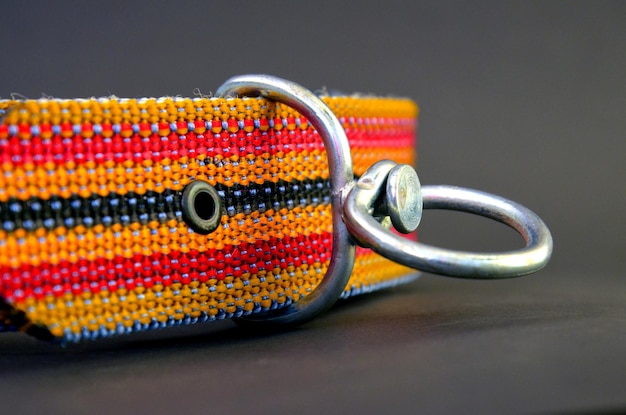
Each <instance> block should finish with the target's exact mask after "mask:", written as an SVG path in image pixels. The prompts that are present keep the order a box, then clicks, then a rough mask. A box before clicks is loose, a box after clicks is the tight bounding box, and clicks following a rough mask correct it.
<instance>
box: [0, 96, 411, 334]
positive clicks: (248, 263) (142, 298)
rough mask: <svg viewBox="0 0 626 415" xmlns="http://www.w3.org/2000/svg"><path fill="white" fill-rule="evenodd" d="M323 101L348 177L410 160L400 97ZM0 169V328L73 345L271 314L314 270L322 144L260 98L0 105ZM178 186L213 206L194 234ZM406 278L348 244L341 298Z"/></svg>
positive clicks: (322, 248)
mask: <svg viewBox="0 0 626 415" xmlns="http://www.w3.org/2000/svg"><path fill="white" fill-rule="evenodd" d="M323 100H324V101H325V102H326V104H328V105H329V106H330V108H331V109H332V110H333V111H334V113H335V114H336V115H337V116H338V118H339V120H340V121H341V123H342V125H343V126H344V128H345V131H346V133H347V136H348V138H349V141H350V146H351V149H352V157H353V163H354V171H355V174H356V175H360V174H362V173H363V172H364V171H365V170H366V169H367V168H368V167H369V166H370V165H372V164H373V163H374V162H376V161H378V160H380V159H385V158H386V159H391V160H394V161H396V162H398V163H408V164H413V163H414V161H415V160H414V158H415V133H416V127H417V122H416V119H417V107H416V105H415V104H414V103H413V102H411V101H409V100H405V99H388V98H371V97H365V98H363V97H325V98H323ZM0 168H1V172H0V331H10V330H21V331H25V332H28V333H30V334H33V335H36V336H38V337H42V338H50V339H56V340H59V341H62V342H63V341H78V340H80V339H83V338H97V337H101V336H108V335H112V334H121V333H129V332H133V331H138V330H146V329H152V328H159V327H167V326H172V325H180V324H191V323H196V322H201V321H207V320H214V319H222V318H231V317H237V316H242V315H248V314H251V313H258V312H262V311H267V310H270V309H277V308H280V307H284V306H286V305H288V304H291V303H292V302H294V301H298V299H300V298H301V297H303V296H306V295H307V293H309V292H311V291H312V290H313V288H314V287H315V286H316V284H318V283H319V281H320V280H321V279H322V278H323V276H324V275H325V272H326V269H327V265H328V263H329V260H330V257H329V255H330V252H331V244H332V237H331V231H332V223H331V210H330V205H329V181H328V170H327V160H326V154H325V151H324V146H323V144H322V141H321V139H320V137H319V136H318V134H317V132H316V131H315V129H314V128H313V127H311V125H310V124H309V122H308V121H307V120H306V119H305V118H303V117H302V116H301V115H300V114H298V113H297V112H295V111H294V110H292V109H290V108H288V107H286V106H284V105H281V104H276V103H274V102H269V101H266V100H264V99H257V98H242V99H221V98H197V99H183V98H159V99H139V100H135V99H118V98H106V99H86V100H56V99H44V100H26V101H14V100H5V101H0ZM194 180H204V181H206V182H208V183H209V184H211V185H212V186H214V187H215V189H216V190H217V191H218V193H219V195H220V197H221V198H222V201H223V204H224V208H225V209H224V214H223V216H222V217H221V223H220V225H219V227H218V229H217V230H215V231H214V232H212V233H210V234H208V235H201V234H199V233H195V232H194V231H193V230H192V229H190V227H189V226H188V224H187V223H185V221H184V220H183V217H182V213H181V194H182V192H183V189H184V188H185V186H186V185H187V184H189V183H191V182H193V181H194ZM412 272H413V271H412V270H409V269H407V268H405V267H403V266H401V265H398V264H395V263H393V262H391V261H389V260H386V259H384V258H382V257H381V256H379V255H377V254H374V253H373V252H372V251H370V250H368V249H363V248H358V249H357V260H356V266H355V268H354V271H353V274H352V277H351V280H350V283H349V284H348V286H347V287H346V290H345V292H344V297H347V296H350V295H354V294H358V293H362V292H367V291H371V290H374V289H377V288H382V287H387V286H390V285H394V284H397V283H400V282H403V281H406V280H407V279H409V277H408V276H409V275H411V273H412Z"/></svg>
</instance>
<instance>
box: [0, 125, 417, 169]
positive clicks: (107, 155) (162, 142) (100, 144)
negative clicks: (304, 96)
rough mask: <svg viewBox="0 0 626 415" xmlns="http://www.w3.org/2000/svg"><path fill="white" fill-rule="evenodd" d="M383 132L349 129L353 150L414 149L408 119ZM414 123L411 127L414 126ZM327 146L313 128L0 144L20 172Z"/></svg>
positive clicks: (2, 156) (1, 155)
mask: <svg viewBox="0 0 626 415" xmlns="http://www.w3.org/2000/svg"><path fill="white" fill-rule="evenodd" d="M383 121H384V122H385V127H384V128H381V127H379V128H373V127H370V128H358V127H349V128H347V129H346V134H347V135H348V139H349V141H350V144H351V146H352V147H353V148H354V149H358V148H359V147H363V148H371V147H387V148H389V147H409V146H410V147H412V145H413V141H414V138H413V136H414V132H415V128H414V127H415V126H414V124H413V122H412V120H408V119H384V120H383ZM409 121H410V122H409ZM322 148H323V144H322V141H321V139H320V137H319V135H318V134H317V132H316V131H315V130H313V129H311V128H309V129H306V130H300V129H295V130H291V131H288V130H287V129H282V130H280V131H277V130H274V129H270V130H269V131H267V132H262V131H261V130H259V129H254V130H253V131H252V132H251V133H247V132H245V131H244V130H239V131H238V132H237V133H220V134H216V133H213V132H210V131H207V132H206V133H204V134H196V133H194V132H188V133H187V134H185V135H179V134H177V133H175V132H173V133H170V134H169V135H168V136H165V137H162V136H160V135H159V134H151V135H149V136H147V137H142V136H141V135H140V134H132V135H130V136H129V137H126V138H125V137H123V136H122V135H121V134H114V135H112V136H111V137H109V138H107V137H104V136H103V135H100V134H96V135H94V136H93V137H91V138H85V137H83V136H82V135H73V136H70V137H67V136H66V137H64V136H63V133H61V134H58V135H52V136H51V138H49V139H44V138H42V137H41V136H33V137H31V138H30V139H27V140H26V139H21V138H20V137H19V135H15V136H10V137H8V138H7V139H2V140H0V163H10V164H13V165H15V166H18V165H23V164H25V163H33V164H34V165H36V166H42V165H44V164H45V163H50V162H52V163H54V164H56V165H60V164H66V163H68V162H74V163H77V164H83V163H85V162H87V161H93V162H96V163H104V162H105V161H110V160H112V161H114V162H116V163H121V162H123V161H126V160H132V161H133V162H135V163H141V162H142V161H144V160H152V161H153V162H157V163H158V162H160V161H161V160H163V159H166V158H167V159H170V160H178V159H179V158H181V157H186V156H189V157H198V156H200V155H205V156H207V157H211V158H213V157H217V156H222V157H231V156H235V155H237V156H239V157H245V156H249V155H253V156H260V155H262V154H264V153H269V154H276V153H278V152H289V151H294V150H295V151H303V150H308V151H312V150H318V149H322Z"/></svg>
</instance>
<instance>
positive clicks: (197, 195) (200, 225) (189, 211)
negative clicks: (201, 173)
mask: <svg viewBox="0 0 626 415" xmlns="http://www.w3.org/2000/svg"><path fill="white" fill-rule="evenodd" d="M181 205H182V210H183V218H184V219H185V222H186V223H187V225H189V226H190V227H191V228H192V229H193V230H194V231H196V232H198V233H201V234H204V235H206V234H208V233H211V232H213V231H214V230H215V229H217V227H218V225H219V224H220V218H221V216H222V200H221V198H220V196H219V194H218V193H217V190H215V188H214V187H213V186H211V185H210V184H208V183H207V182H204V181H202V180H196V181H194V182H192V183H189V184H188V185H187V187H185V190H184V191H183V198H182V203H181Z"/></svg>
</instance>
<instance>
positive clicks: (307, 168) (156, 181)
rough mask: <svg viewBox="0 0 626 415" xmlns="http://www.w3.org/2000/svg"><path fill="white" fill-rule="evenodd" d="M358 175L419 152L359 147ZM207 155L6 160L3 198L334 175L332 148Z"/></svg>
mask: <svg viewBox="0 0 626 415" xmlns="http://www.w3.org/2000/svg"><path fill="white" fill-rule="evenodd" d="M352 153H353V163H354V171H355V174H357V175H361V174H363V173H364V172H365V170H366V169H367V168H368V167H370V166H371V165H372V164H374V163H375V162H376V161H377V160H380V159H381V158H384V159H390V160H394V161H395V162H397V163H404V164H412V163H413V152H412V151H407V149H405V148H377V149H375V150H372V151H367V152H361V151H354V150H353V152H352ZM202 159H203V157H198V158H189V157H181V158H180V159H179V160H176V161H173V160H170V159H163V160H161V161H160V162H154V161H152V160H144V161H143V162H141V163H134V162H133V161H130V160H129V161H124V162H122V163H115V162H114V161H112V160H111V161H106V162H104V163H101V164H100V163H96V162H93V161H90V162H86V163H84V164H80V165H77V164H76V163H74V162H70V163H65V164H62V165H58V166H57V165H55V164H54V163H49V165H48V166H45V167H40V166H35V165H34V164H33V163H27V164H25V165H23V166H14V165H12V164H10V163H4V164H3V165H2V166H0V168H1V170H2V171H3V172H4V173H3V174H0V202H6V201H8V200H9V198H11V197H15V198H17V199H19V200H28V199H29V198H31V197H37V198H40V199H43V200H47V199H50V197H52V196H59V197H61V198H69V197H71V196H72V195H78V196H79V197H83V198H86V197H89V196H91V195H94V194H97V195H98V196H101V197H104V196H107V195H109V194H111V193H116V194H119V195H125V194H127V193H129V192H135V193H138V194H144V193H145V192H147V191H155V192H157V193H161V192H163V191H164V190H165V189H171V190H175V191H176V190H182V189H183V188H184V186H185V185H187V184H188V183H189V182H190V181H191V180H190V178H191V177H195V178H196V179H201V180H205V181H207V182H208V183H210V184H211V185H213V186H214V185H215V184H217V183H219V184H223V185H226V186H231V185H234V184H242V185H248V184H250V183H257V184H261V183H265V182H272V183H276V182H278V181H279V180H285V181H288V182H290V181H292V180H300V181H301V180H305V179H319V178H322V179H326V178H328V162H327V159H326V152H325V151H322V150H313V151H290V152H288V153H282V152H281V153H277V154H275V155H270V154H269V153H265V154H263V155H261V156H258V157H254V156H252V155H251V156H249V157H246V158H241V157H238V156H232V157H228V158H221V157H216V159H215V160H216V161H217V162H221V163H220V164H222V165H221V166H219V167H218V166H217V165H216V164H215V163H211V164H207V165H204V166H202V165H201V164H200V162H199V160H202Z"/></svg>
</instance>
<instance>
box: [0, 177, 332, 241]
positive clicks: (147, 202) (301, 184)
mask: <svg viewBox="0 0 626 415" xmlns="http://www.w3.org/2000/svg"><path fill="white" fill-rule="evenodd" d="M215 188H216V190H217V191H218V193H219V194H220V196H221V197H222V200H223V205H224V206H225V208H224V213H225V214H228V215H229V216H233V215H235V214H237V213H251V212H254V211H260V212H264V211H266V210H268V209H281V208H290V209H291V208H294V207H297V206H307V205H319V204H323V203H329V202H330V182H329V181H328V180H324V179H315V180H308V179H307V180H303V181H292V182H286V181H282V180H281V181H279V182H277V183H271V182H266V183H264V184H260V185H259V184H250V185H248V186H242V185H240V184H235V185H233V186H231V187H227V186H224V185H221V184H218V185H216V186H215ZM181 196H182V191H180V192H177V191H172V190H165V191H164V192H162V193H157V192H154V191H149V192H146V193H145V194H143V195H139V194H137V193H133V192H131V193H128V194H126V195H123V196H122V195H119V194H117V193H111V194H109V195H107V196H105V197H100V196H98V195H95V194H94V195H92V196H89V197H87V198H81V197H79V196H77V195H73V196H71V197H69V198H61V197H59V196H52V197H51V198H50V199H49V200H43V199H40V198H30V199H28V200H26V201H21V200H19V199H16V198H10V199H9V200H8V201H7V202H1V203H0V229H4V230H5V231H7V232H13V231H15V230H16V229H19V228H22V229H25V230H27V231H33V230H35V229H39V228H45V229H48V230H51V229H54V228H57V227H61V226H64V227H66V228H73V227H75V226H78V225H83V226H86V227H88V228H91V227H93V226H95V225H98V224H103V225H105V226H110V225H112V224H115V223H121V224H123V225H128V224H131V223H141V224H146V223H148V222H151V221H159V222H161V223H164V222H167V221H169V220H171V219H177V220H182V214H181V210H180V209H181V208H180V206H181Z"/></svg>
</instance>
